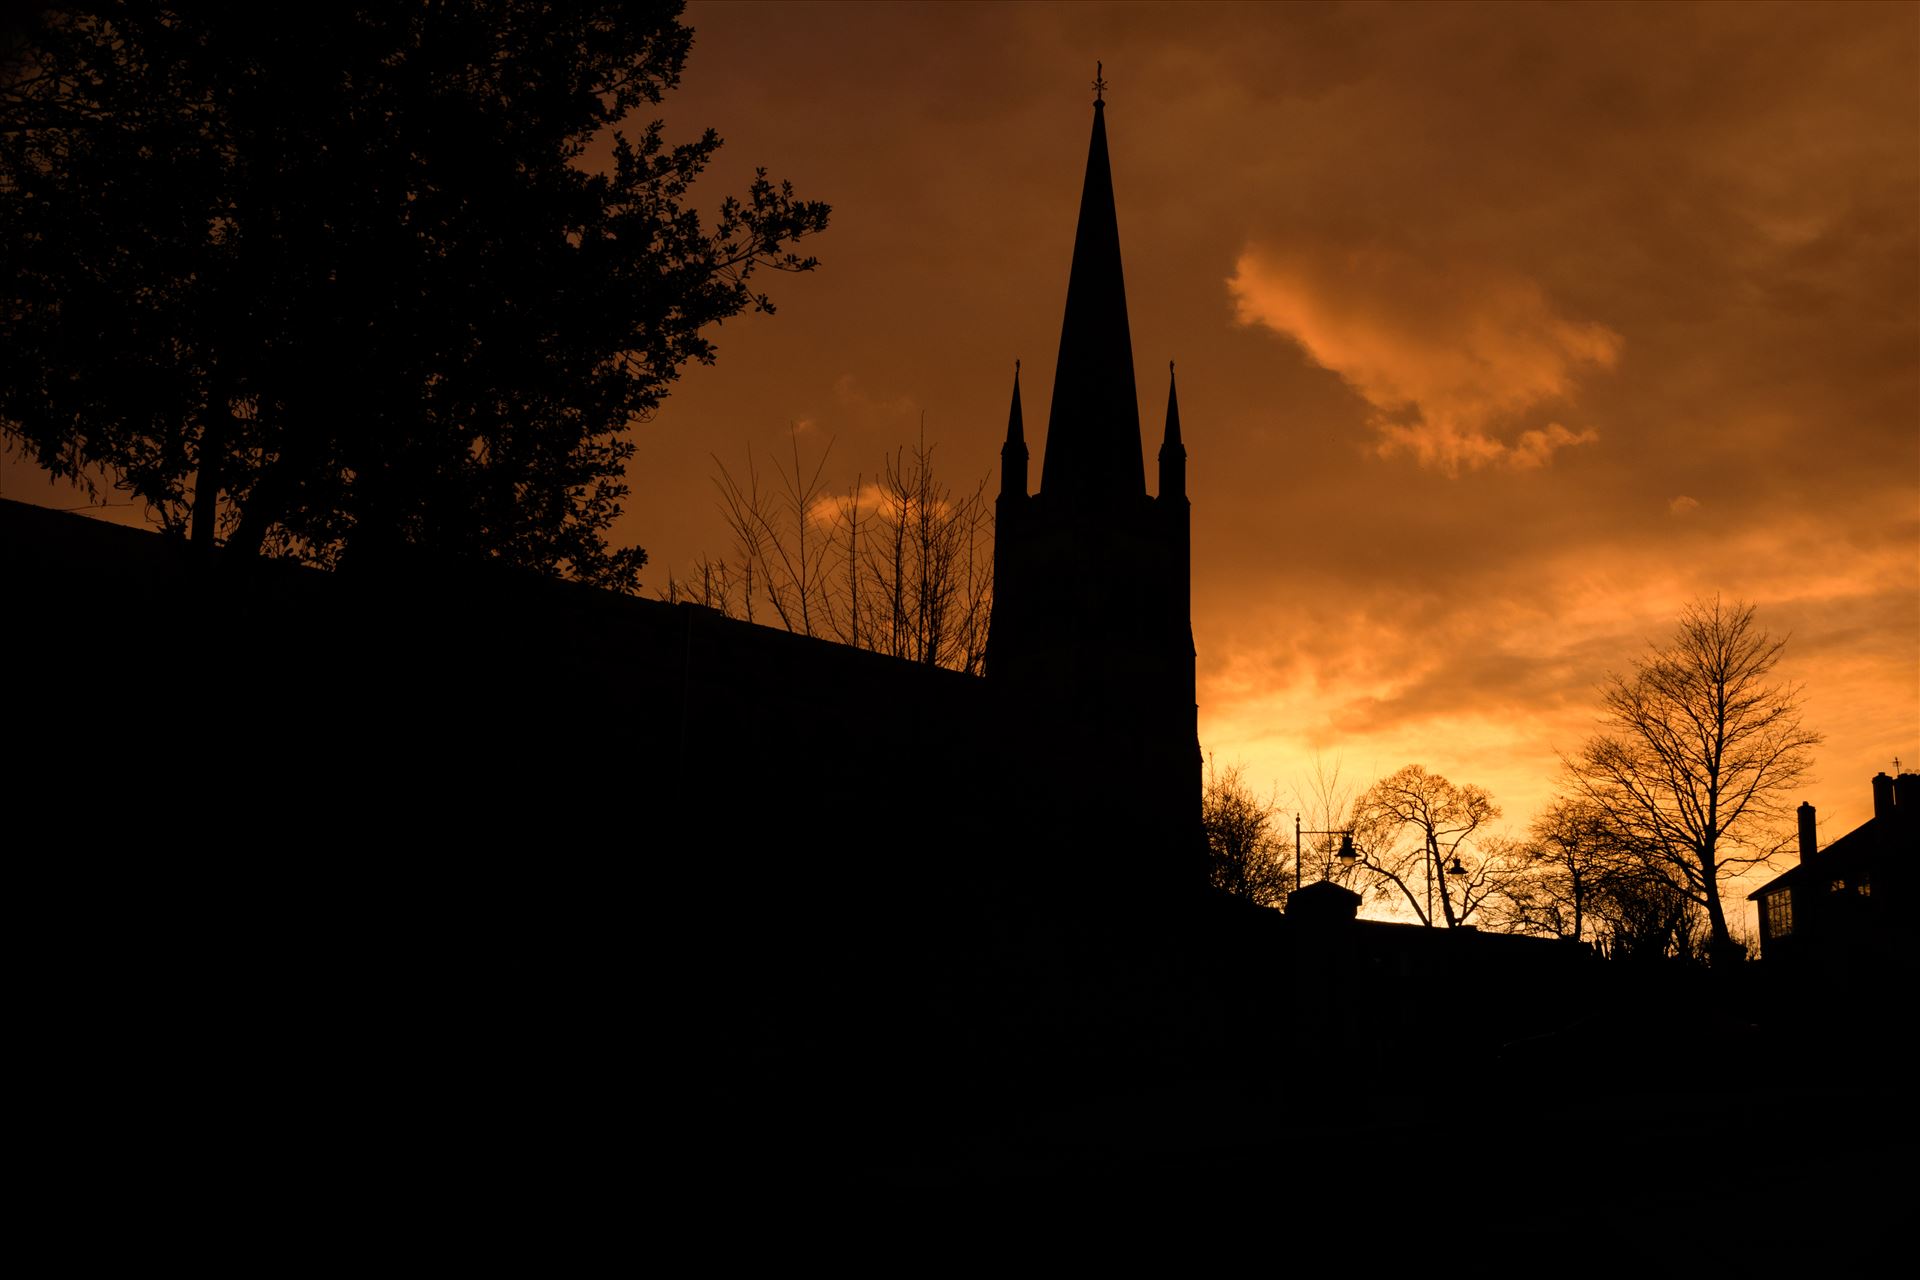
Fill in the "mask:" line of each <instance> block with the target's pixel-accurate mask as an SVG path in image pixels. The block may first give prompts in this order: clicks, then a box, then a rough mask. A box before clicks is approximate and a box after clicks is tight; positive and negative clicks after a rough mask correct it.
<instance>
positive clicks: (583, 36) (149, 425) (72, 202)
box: [0, 0, 829, 590]
mask: <svg viewBox="0 0 1920 1280" xmlns="http://www.w3.org/2000/svg"><path fill="white" fill-rule="evenodd" d="M681 7H682V6H681V5H680V4H679V3H655V4H642V5H635V4H623V3H597V4H593V3H590V4H557V3H555V4H549V3H538V2H534V0H458V2H455V3H442V4H434V5H404V6H396V5H373V4H363V5H340V6H322V7H320V8H318V9H314V8H303V9H301V10H299V11H298V12H297V14H295V15H293V16H289V17H281V16H276V15H277V14H278V13H279V12H280V11H279V10H277V9H276V8H275V7H274V6H258V5H244V4H204V5H167V4H161V5H152V4H134V3H108V4H102V5H91V6H85V7H75V8H71V9H54V10H49V11H48V12H46V13H45V14H43V15H41V16H40V17H38V18H36V19H34V20H33V21H32V22H31V23H29V24H27V25H26V27H25V29H24V30H23V31H21V32H19V33H18V39H17V40H15V41H13V42H12V43H11V44H10V47H9V50H8V56H7V66H6V70H5V78H4V88H0V278H3V279H4V282H5V290H6V294H5V297H6V301H5V305H4V307H3V308H0V430H3V431H4V433H5V435H6V436H7V437H8V438H9V439H10V440H13V441H16V442H18V444H19V445H20V446H22V447H23V448H24V450H25V452H26V453H27V454H28V455H29V456H30V457H31V458H33V459H34V460H35V461H37V462H39V463H40V464H41V465H43V466H45V467H47V468H48V469H49V470H51V471H52V472H54V473H55V474H57V475H61V476H66V477H70V478H74V479H76V480H80V481H82V482H83V483H87V484H89V485H90V486H91V485H92V483H93V478H94V476H96V475H105V476H106V477H108V478H109V479H110V480H111V482H112V483H114V484H115V485H117V486H118V487H120V488H122V489H125V490H128V491H131V492H132V493H133V494H135V495H137V496H138V497H139V498H141V499H144V500H145V501H146V502H147V503H148V504H149V505H150V508H151V509H152V510H153V511H154V512H156V513H157V516H158V519H159V521H160V522H161V524H162V525H163V527H165V528H166V529H168V530H170V531H173V532H176V533H188V532H189V531H190V536H191V539H192V541H193V542H194V543H195V544H197V545H199V546H201V547H207V548H210V547H212V546H213V545H214V544H215V541H216V538H217V537H218V538H223V539H224V541H225V545H226V548H227V550H228V553H229V554H230V555H234V556H243V557H244V556H252V555H256V554H259V553H261V552H263V551H267V552H274V553H279V554H288V555H294V556H298V557H300V558H302V559H305V560H308V561H310V562H314V563H318V564H321V565H335V564H339V563H345V562H352V561H355V560H359V559H361V558H366V559H373V560H377V559H380V558H382V557H383V556H385V555H390V554H392V553H394V552H395V551H396V550H398V549H399V548H401V547H409V546H410V547H416V548H424V549H428V550H430V551H433V552H435V553H438V554H452V555H461V556H479V557H493V558H498V559H501V560H505V561H508V562H511V563H514V564H516V565H520V566H525V567H530V568H533V569H537V570H540V571H543V572H548V573H555V574H560V575H563V576H570V577H575V578H580V579H583V580H587V581H591V582H595V583H599V584H602V585H606V586H612V587H617V588H621V589H627V590H631V589H633V588H634V587H635V586H636V575H637V573H638V571H639V569H640V567H641V565H642V564H643V563H644V562H645V555H644V553H643V552H642V551H641V550H640V549H638V548H634V547H628V548H613V547H609V546H608V544H607V533H608V530H609V527H610V526H611V524H612V523H613V521H614V519H615V518H616V517H617V516H618V514H619V513H620V504H621V501H622V499H623V498H624V497H625V495H626V493H627V486H626V484H625V483H624V478H623V477H624V470H625V466H626V464H627V461H628V459H629V458H630V457H631V455H632V452H633V445H632V443H631V441H630V440H629V439H627V433H628V431H629V429H630V428H631V427H632V426H633V425H634V424H635V423H636V422H642V421H645V420H646V419H647V418H648V417H649V416H650V415H651V414H652V413H653V412H654V411H655V410H656V409H657V408H658V406H659V404H660V401H661V399H662V398H663V397H664V395H665V394H666V392H667V390H668V388H669V386H670V385H671V384H672V382H673V381H674V379H675V378H676V377H677V376H678V374H679V372H680V370H681V368H682V366H684V365H685V364H686V363H687V362H689V361H699V362H702V363H711V362H712V361H713V359H714V346H713V343H712V341H711V340H710V339H709V338H708V337H707V336H705V334H706V331H707V330H708V329H709V327H710V326H712V325H714V324H717V323H719V322H721V321H723V320H725V319H727V318H729V317H732V316H735V315H737V314H739V313H740V312H742V311H746V310H756V311H767V312H770V311H772V310H773V304H772V302H771V301H770V300H769V298H768V297H767V296H766V294H764V293H761V292H757V291H756V289H755V287H754V282H753V277H754V275H755V273H756V271H758V270H760V269H763V268H765V269H773V270H784V271H807V270H810V269H812V267H813V266H814V265H815V261H814V259H812V258H810V257H809V258H802V257H799V256H797V255H796V254H794V253H793V252H791V250H790V247H789V246H791V245H792V244H793V243H794V242H795V241H798V240H800V239H802V238H803V237H806V236H809V235H813V234H815V233H817V232H820V231H822V230H824V229H825V227H826V225H827V217H828V213H829V209H828V206H827V205H825V204H822V203H819V202H817V201H805V200H799V199H796V198H795V197H794V195H793V191H792V189H791V187H790V186H789V185H788V184H786V183H780V184H775V183H773V182H771V181H769V180H768V179H767V177H766V175H765V171H764V170H762V171H760V173H759V176H758V177H757V178H756V179H755V180H754V182H753V183H752V184H751V186H750V188H749V190H748V191H747V192H746V194H745V195H744V197H728V198H727V199H725V200H724V201H723V202H721V204H720V205H719V209H718V213H717V216H716V217H715V218H714V219H713V220H712V222H711V223H707V222H703V221H702V219H701V217H700V216H699V214H698V213H697V212H695V211H694V210H693V209H691V208H688V207H687V205H686V201H687V198H688V191H689V187H690V185H691V184H692V183H693V181H694V179H695V178H696V177H697V176H698V175H699V174H700V172H701V171H702V169H703V168H704V167H705V165H706V164H707V163H708V162H709V161H710V160H711V159H712V157H713V155H714V153H715V151H716V150H717V149H718V147H719V146H720V139H719V137H718V136H717V135H716V134H715V133H714V132H713V131H712V130H708V131H706V132H705V133H704V134H702V135H701V136H700V138H699V139H698V140H697V141H694V142H689V143H683V144H679V145H670V144H669V143H668V142H667V141H666V139H665V135H664V132H663V125H662V122H660V121H658V120H655V121H652V122H651V123H648V124H646V125H645V126H644V127H642V128H639V129H638V130H637V131H629V129H628V128H626V127H623V124H622V122H623V121H625V120H627V119H628V117H629V116H630V114H631V113H633V112H635V111H636V110H637V109H640V108H642V107H645V106H651V105H653V104H657V103H659V102H660V101H661V99H662V95H663V94H664V93H665V91H667V90H669V89H671V88H673V87H674V86H675V85H676V84H677V83H678V81H679V77H680V74H681V70H682V67H683V65H684V63H685V61H686V57H687V52H688V48H689V44H690V41H691V37H692V32H691V30H690V29H688V28H687V27H685V26H683V25H681V23H680V21H679V16H680V11H681ZM603 148H610V156H609V157H608V158H607V159H606V160H605V162H604V163H603V164H602V163H590V159H597V158H598V156H599V155H600V152H601V149H603ZM590 149H591V154H590Z"/></svg>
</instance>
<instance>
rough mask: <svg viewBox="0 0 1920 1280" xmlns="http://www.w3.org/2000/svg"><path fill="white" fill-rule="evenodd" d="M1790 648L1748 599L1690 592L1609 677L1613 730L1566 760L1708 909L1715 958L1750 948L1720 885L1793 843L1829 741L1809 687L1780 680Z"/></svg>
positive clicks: (1592, 798)
mask: <svg viewBox="0 0 1920 1280" xmlns="http://www.w3.org/2000/svg"><path fill="white" fill-rule="evenodd" d="M1785 648H1786V641H1785V639H1779V640H1776V639H1774V638H1772V637H1771V636H1770V635H1768V633H1767V632H1766V631H1765V630H1764V629H1762V628H1760V627H1759V626H1758V625H1757V624H1756V623H1755V621H1754V608H1753V606H1752V605H1751V604H1747V603H1744V602H1738V601H1736V602H1734V603H1732V604H1723V603H1722V602H1721V600H1720V598H1719V597H1718V596H1715V597H1713V598H1712V599H1703V600H1696V601H1694V602H1693V603H1692V604H1689V605H1688V606H1687V607H1686V609H1685V610H1684V611H1683V612H1682V613H1681V615H1680V621H1679V625H1678V626H1677V627H1676V628H1675V631H1674V634H1673V636H1672V638H1671V639H1670V640H1669V641H1668V642H1667V643H1666V644H1664V645H1659V646H1651V647H1650V652H1649V653H1648V655H1647V656H1646V657H1645V658H1643V659H1640V660H1639V661H1637V662H1635V664H1634V670H1633V674H1632V675H1631V676H1627V675H1619V674H1616V675H1613V676H1611V677H1609V679H1608V681H1607V684H1606V686H1605V690H1604V693H1603V695H1602V702H1601V707H1602V713H1603V721H1602V723H1603V725H1604V731H1603V732H1602V733H1600V734H1599V735H1597V736H1596V737H1594V738H1593V739H1592V740H1591V741H1589V742H1588V743H1587V744H1586V745H1585V746H1584V747H1582V748H1581V749H1580V751H1579V753H1578V754H1577V755H1575V756H1573V757H1571V758H1570V759H1567V760H1566V761H1565V765H1566V772H1567V776H1568V778H1569V780H1570V782H1571V784H1572V787H1573V790H1574V792H1575V794H1577V795H1579V796H1580V797H1582V798H1583V799H1585V800H1587V801H1588V802H1590V803H1591V804H1593V805H1594V806H1596V807H1597V808H1598V809H1599V810H1600V811H1601V812H1603V813H1605V814H1606V816H1607V820H1608V822H1609V823H1610V824H1611V825H1612V826H1613V827H1614V828H1615V829H1616V830H1617V831H1619V832H1620V833H1621V834H1622V835H1624V836H1625V837H1626V838H1627V839H1628V840H1629V841H1630V842H1631V845H1632V847H1633V848H1634V849H1636V850H1638V851H1639V852H1640V854H1641V856H1642V857H1644V858H1645V859H1646V860H1647V861H1648V862H1649V863H1650V865H1652V866H1654V867H1655V868H1657V869H1658V870H1660V871H1661V872H1662V873H1663V876H1662V878H1663V879H1664V880H1665V881H1666V882H1667V883H1669V884H1671V885H1672V886H1673V887H1674V888H1675V889H1677V890H1678V891H1679V892H1681V893H1683V894H1684V895H1685V896H1686V897H1687V898H1688V899H1689V900H1691V901H1692V902H1694V903H1695V904H1697V905H1698V906H1699V907H1700V908H1701V910H1703V911H1704V912H1705V913H1706V917H1707V928H1708V932H1709V947H1710V955H1711V957H1712V958H1713V959H1714V960H1715V961H1724V960H1732V959H1737V958H1738V957H1739V955H1740V954H1741V953H1742V952H1743V951H1744V948H1742V947H1740V946H1739V945H1738V944H1736V943H1735V942H1734V940H1733V937H1732V935H1731V932H1730V930H1729V928H1728V925H1727V917H1726V911H1725V908H1724V907H1723V905H1722V902H1721V886H1722V885H1723V884H1724V883H1725V882H1726V881H1728V880H1730V879H1732V878H1734V877H1735V876H1737V875H1739V874H1741V873H1742V872H1744V871H1746V870H1747V869H1748V868H1750V867H1753V866H1756V865H1759V864H1763V863H1765V862H1766V861H1767V860H1768V859H1770V858H1771V857H1773V856H1774V855H1775V854H1776V853H1778V852H1780V851H1781V850H1782V849H1784V848H1786V847H1787V846H1788V845H1789V844H1791V843H1792V841H1793V839H1794V824H1793V817H1792V814H1791V813H1790V812H1789V810H1788V803H1789V798H1790V796H1791V794H1792V792H1793V790H1794V788H1795V787H1797V786H1798V785H1799V784H1800V783H1801V782H1802V781H1803V780H1804V779H1805V778H1806V776H1807V773H1808V771H1809V769H1810V768H1811V767H1812V763H1813V756H1812V749H1813V747H1814V746H1816V745H1818V744H1819V743H1820V741H1821V740H1822V739H1821V735H1820V734H1818V733H1816V732H1814V731H1812V730H1810V729H1808V728H1806V727H1805V726H1804V725H1802V723H1801V721H1800V707H1801V698H1802V691H1801V688H1800V686H1798V685H1795V684H1791V683H1776V682H1773V681H1771V680H1770V677H1771V676H1772V674H1773V671H1774V669H1775V668H1776V667H1777V666H1779V663H1780V658H1781V655H1782V653H1783V652H1784V650H1785Z"/></svg>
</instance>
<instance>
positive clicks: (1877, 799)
mask: <svg viewBox="0 0 1920 1280" xmlns="http://www.w3.org/2000/svg"><path fill="white" fill-rule="evenodd" d="M1873 816H1874V817H1876V818H1886V819H1888V820H1889V821H1891V820H1892V818H1893V779H1892V778H1889V777H1888V776H1887V774H1886V771H1885V770H1884V769H1883V770H1881V771H1880V772H1879V773H1876V774H1874V775H1873Z"/></svg>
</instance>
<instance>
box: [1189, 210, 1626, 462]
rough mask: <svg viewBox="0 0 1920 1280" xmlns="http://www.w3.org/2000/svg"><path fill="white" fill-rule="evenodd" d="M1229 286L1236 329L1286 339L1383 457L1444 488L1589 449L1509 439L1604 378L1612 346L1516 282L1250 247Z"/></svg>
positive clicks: (1461, 270)
mask: <svg viewBox="0 0 1920 1280" xmlns="http://www.w3.org/2000/svg"><path fill="white" fill-rule="evenodd" d="M1227 287H1228V289H1229V291H1230V292H1231V293H1232V295H1233V301H1234V313H1235V318H1236V319H1238V320H1239V322H1240V323H1241V324H1245V325H1260V326H1263V327H1265V328H1267V329H1271V330H1273V331H1274V332H1275V333H1280V334H1284V335H1286V336H1287V337H1290V338H1292V339H1293V340H1294V341H1296V342H1298V343H1299V344H1300V345H1301V346H1302V347H1303V348H1305V350H1306V352H1307V354H1308V355H1310V356H1311V357H1312V358H1313V359H1314V361H1315V362H1317V363H1318V364H1320V365H1321V366H1323V367H1325V368H1327V369H1330V370H1332V371H1333V372H1334V373H1337V374H1339V375H1340V376H1341V377H1342V378H1343V379H1345V380H1346V382H1347V383H1348V385H1349V386H1351V387H1352V388H1353V389H1354V390H1355V391H1357V392H1359V393H1360V395H1361V396H1363V397H1364V398H1365V399H1366V401H1367V402H1368V404H1370V405H1372V406H1373V409H1374V415H1373V424H1374V426H1375V427H1376V429H1377V430H1378V431H1379V433H1380V440H1379V442H1378V444H1377V445H1376V446H1375V449H1376V451H1377V452H1378V453H1379V455H1380V456H1381V457H1393V456H1396V455H1400V454H1406V455H1408V456H1411V457H1412V458H1413V459H1414V460H1415V461H1416V462H1417V463H1419V464H1420V465H1421V466H1423V467H1428V468H1431V469H1433V470H1436V471H1441V472H1444V473H1445V474H1447V475H1450V476H1451V475H1458V474H1459V473H1460V471H1461V470H1462V469H1463V468H1464V469H1466V470H1469V471H1472V470H1478V469H1480V468H1482V467H1490V466H1504V467H1510V468H1513V469H1516V470H1530V469H1533V468H1538V467H1544V466H1547V465H1548V464H1549V463H1550V462H1551V461H1552V459H1553V455H1554V453H1555V452H1556V451H1558V450H1560V449H1563V448H1567V447H1569V446H1571V445H1578V444H1587V443H1591V442H1592V441H1594V440H1596V439H1598V438H1599V437H1598V435H1597V433H1595V432H1594V431H1593V430H1591V429H1578V430H1576V429H1572V428H1569V427H1566V426H1563V425H1562V424H1560V423H1558V422H1553V423H1549V424H1547V425H1545V426H1540V427H1524V428H1521V429H1519V430H1517V431H1516V430H1515V428H1517V427H1520V421H1519V420H1520V419H1522V418H1523V417H1524V416H1525V415H1526V414H1528V413H1529V412H1531V411H1533V410H1536V409H1538V408H1540V407H1542V406H1544V405H1548V404H1556V403H1561V404H1564V403H1569V402H1571V401H1572V399H1573V396H1574V392H1575V390H1576V384H1577V378H1578V377H1579V375H1581V374H1583V373H1586V372H1589V371H1593V370H1606V369H1611V368H1612V367H1613V366H1614V363H1615V362H1616V361H1617V360H1618V358H1619V354H1620V346H1621V338H1620V335H1619V334H1617V333H1615V332H1614V331H1613V330H1611V329H1609V328H1607V327H1606V326H1605V325H1603V324H1598V323H1595V322H1591V321H1577V320H1570V319H1568V318H1566V317H1565V316H1562V315H1560V314H1559V313H1558V312H1556V311H1555V310H1554V308H1553V305H1552V303H1551V302H1550V301H1549V300H1548V298H1547V296H1546V293H1545V291H1544V290H1543V289H1542V288H1541V287H1540V285H1539V284H1538V283H1536V282H1535V281H1533V280H1530V279H1527V278H1526V277H1524V276H1521V275H1517V274H1515V273H1513V272H1510V271H1504V270H1501V269H1498V268H1491V267H1478V268H1469V267H1464V266H1448V265H1445V264H1440V263H1434V262H1429V261H1426V260H1423V259H1420V258H1416V257H1414V256H1412V255H1410V254H1405V253H1401V252H1398V251H1396V250H1391V249H1387V248H1383V247H1378V246H1373V247H1362V248H1347V249H1331V248H1327V247H1325V246H1313V247H1311V248H1309V247H1306V246H1302V247H1299V248H1294V249H1286V250H1278V249H1271V248H1263V247H1260V246H1254V247H1251V248H1249V249H1247V250H1246V251H1245V252H1243V253H1242V254H1241V255H1240V259H1239V261H1238V263H1237V264H1236V265H1235V268H1234V274H1233V276H1232V278H1230V279H1229V280H1228V281H1227Z"/></svg>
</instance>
